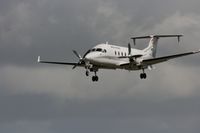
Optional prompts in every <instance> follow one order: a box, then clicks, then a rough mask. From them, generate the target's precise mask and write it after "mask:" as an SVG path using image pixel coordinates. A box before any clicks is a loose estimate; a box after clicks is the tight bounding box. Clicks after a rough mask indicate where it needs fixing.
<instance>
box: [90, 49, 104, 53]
mask: <svg viewBox="0 0 200 133" xmlns="http://www.w3.org/2000/svg"><path fill="white" fill-rule="evenodd" d="M94 51H98V52H103V53H106V52H107V51H106V50H105V49H102V48H93V49H91V50H90V51H89V52H94Z"/></svg>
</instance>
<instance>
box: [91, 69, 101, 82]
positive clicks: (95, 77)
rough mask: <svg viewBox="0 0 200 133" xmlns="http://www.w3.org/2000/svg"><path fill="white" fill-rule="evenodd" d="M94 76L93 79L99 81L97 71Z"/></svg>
mask: <svg viewBox="0 0 200 133" xmlns="http://www.w3.org/2000/svg"><path fill="white" fill-rule="evenodd" d="M94 74H95V75H94V76H92V81H93V82H97V81H98V80H99V77H98V76H97V71H94Z"/></svg>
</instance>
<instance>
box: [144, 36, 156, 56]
mask: <svg viewBox="0 0 200 133" xmlns="http://www.w3.org/2000/svg"><path fill="white" fill-rule="evenodd" d="M150 37H151V38H150V41H149V45H148V47H147V48H145V49H144V50H143V51H144V52H145V53H147V55H148V56H151V57H156V50H157V44H158V39H159V38H158V37H156V36H150Z"/></svg>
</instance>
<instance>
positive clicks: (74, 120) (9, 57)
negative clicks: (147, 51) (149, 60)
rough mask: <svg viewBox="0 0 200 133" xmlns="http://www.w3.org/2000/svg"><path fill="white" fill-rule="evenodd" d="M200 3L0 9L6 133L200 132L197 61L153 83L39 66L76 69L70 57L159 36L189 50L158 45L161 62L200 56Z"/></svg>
mask: <svg viewBox="0 0 200 133" xmlns="http://www.w3.org/2000/svg"><path fill="white" fill-rule="evenodd" d="M199 4H200V2H199V1H197V0H191V1H184V0H182V1H178V0H175V1H172V0H169V1H159V0H138V1H132V0H124V1H119V0H115V1H114V0H108V1H106V0H102V1H94V0H57V1H54V0H1V2H0V29H1V30H0V60H1V62H0V75H1V76H0V88H1V89H0V107H1V109H0V118H1V119H0V131H1V132H20V133H23V132H42V133H45V132H48V133H49V132H50V133H51V132H52V133H54V132H64V131H65V132H69V131H71V132H115V133H116V132H133V131H135V132H154V133H155V132H174V133H175V132H176V133H187V132H191V133H197V132H199V130H200V129H199V126H198V123H199V122H200V117H199V116H200V114H199V112H200V108H199V107H200V106H199V98H198V97H199V96H200V91H199V86H200V83H199V82H198V81H196V80H197V79H198V78H199V77H198V76H199V62H198V61H197V60H199V56H198V55H194V56H190V57H185V58H182V59H177V60H175V61H171V62H168V63H164V64H161V65H158V66H156V68H157V69H156V70H153V71H151V72H149V71H148V74H149V75H148V77H149V78H148V79H147V80H146V81H141V80H139V79H138V74H139V72H132V73H129V72H124V71H122V72H120V71H100V72H99V76H100V77H101V79H100V82H99V83H97V84H92V83H91V82H90V79H86V78H85V77H84V70H83V69H76V70H75V71H71V69H70V67H61V66H60V67H59V66H58V67H56V66H52V67H50V66H49V65H41V64H40V65H38V64H36V58H37V56H38V55H41V56H42V58H45V59H49V60H61V61H75V60H76V57H75V56H74V55H73V53H72V52H71V50H72V49H76V50H78V51H79V52H80V53H81V54H83V53H84V52H85V51H86V50H87V49H89V48H90V47H92V46H94V45H96V44H98V43H102V42H106V41H109V42H110V43H111V44H112V43H114V44H119V45H124V46H126V45H127V43H128V42H129V41H130V40H129V38H130V37H131V36H133V35H136V36H138V35H146V34H152V33H153V34H158V33H159V34H184V35H185V36H184V39H183V40H182V41H181V44H182V45H181V47H180V46H178V45H176V44H177V41H176V39H169V40H168V39H163V40H160V45H159V47H158V49H159V52H158V55H167V54H173V53H176V52H184V51H187V50H194V49H199V48H200V47H199V36H200V32H199V31H200V26H199V25H200V15H199V13H200V10H199V7H198V5H199ZM142 43H143V42H138V45H139V46H137V47H139V48H142V47H145V45H143V44H142ZM140 45H141V46H140ZM41 66H43V67H41ZM113 77H115V78H113Z"/></svg>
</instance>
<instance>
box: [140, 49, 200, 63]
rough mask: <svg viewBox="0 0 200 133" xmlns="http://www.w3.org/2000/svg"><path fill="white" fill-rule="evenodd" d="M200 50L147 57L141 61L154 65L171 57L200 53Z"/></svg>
mask: <svg viewBox="0 0 200 133" xmlns="http://www.w3.org/2000/svg"><path fill="white" fill-rule="evenodd" d="M199 52H200V50H198V51H192V52H187V53H182V54H176V55H170V56H163V57H158V58H152V59H146V60H143V61H142V62H141V63H142V64H143V65H153V64H157V63H161V62H165V61H168V60H170V59H174V58H178V57H182V56H186V55H191V54H196V53H199Z"/></svg>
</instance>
